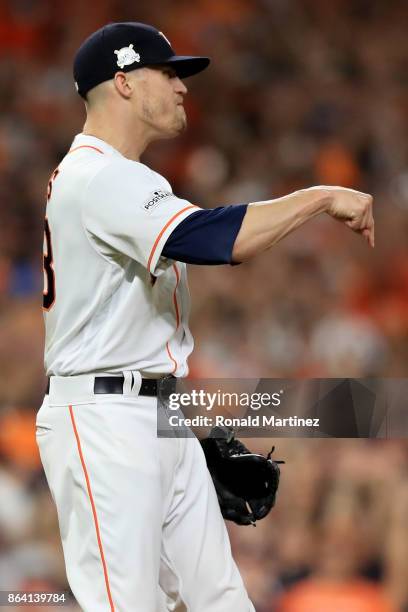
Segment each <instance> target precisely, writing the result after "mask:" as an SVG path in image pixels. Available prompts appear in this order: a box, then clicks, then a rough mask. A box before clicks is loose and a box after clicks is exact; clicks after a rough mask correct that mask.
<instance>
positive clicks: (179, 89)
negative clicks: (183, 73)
mask: <svg viewBox="0 0 408 612" xmlns="http://www.w3.org/2000/svg"><path fill="white" fill-rule="evenodd" d="M174 89H175V92H176V93H178V94H181V95H182V96H185V95H186V93H187V92H188V89H187V87H186V86H185V85H184V83H183V81H182V80H181V79H180V78H179V77H176V78H175V79H174Z"/></svg>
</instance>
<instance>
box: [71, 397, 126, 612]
mask: <svg viewBox="0 0 408 612" xmlns="http://www.w3.org/2000/svg"><path fill="white" fill-rule="evenodd" d="M69 413H70V415H71V422H72V428H73V430H74V434H75V438H76V442H77V447H78V453H79V458H80V460H81V464H82V469H83V471H84V476H85V480H86V487H87V489H88V497H89V501H90V502H91V508H92V514H93V519H94V523H95V531H96V539H97V540H98V547H99V554H100V556H101V561H102V567H103V573H104V576H105V585H106V592H107V594H108V599H109V604H110V609H111V612H115V606H114V605H113V600H112V594H111V590H110V585H109V577H108V569H107V567H106V561H105V555H104V552H103V546H102V539H101V533H100V531H99V522H98V516H97V514H96V507H95V502H94V499H93V495H92V489H91V482H90V480H89V475H88V470H87V469H86V465H85V460H84V456H83V454H82V447H81V441H80V439H79V434H78V430H77V427H76V423H75V418H74V411H73V409H72V406H69Z"/></svg>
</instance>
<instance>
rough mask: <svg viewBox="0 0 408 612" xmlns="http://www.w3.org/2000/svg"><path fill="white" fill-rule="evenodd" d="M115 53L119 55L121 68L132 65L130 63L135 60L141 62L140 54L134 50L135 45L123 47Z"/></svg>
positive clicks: (118, 61)
mask: <svg viewBox="0 0 408 612" xmlns="http://www.w3.org/2000/svg"><path fill="white" fill-rule="evenodd" d="M114 53H115V55H117V56H118V59H117V62H116V63H117V65H118V66H119V68H122V69H123V68H124V66H130V64H133V63H134V62H140V55H139V53H136V51H134V50H133V45H129V46H128V47H122V48H121V49H119V50H115V51H114Z"/></svg>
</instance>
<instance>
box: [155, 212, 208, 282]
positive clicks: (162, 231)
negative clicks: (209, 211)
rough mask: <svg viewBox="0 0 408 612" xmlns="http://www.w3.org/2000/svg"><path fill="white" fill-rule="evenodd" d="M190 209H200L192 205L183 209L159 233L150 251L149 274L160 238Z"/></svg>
mask: <svg viewBox="0 0 408 612" xmlns="http://www.w3.org/2000/svg"><path fill="white" fill-rule="evenodd" d="M190 208H199V207H198V206H195V205H194V204H190V206H186V207H185V208H182V209H181V210H179V211H178V213H176V214H175V215H173V216H172V218H171V219H170V220H169V221H167V223H166V225H165V226H164V227H163V229H162V230H161V232H160V233H159V235H158V236H157V238H156V240H155V241H154V245H153V248H152V250H151V251H150V255H149V259H148V262H147V269H148V270H149V272H151V270H150V264H151V263H152V259H153V255H154V253H155V251H156V249H157V245H158V244H159V242H160V238H161V237H162V236H163V234H164V232H165V231H166V229H167V228H168V227H169V226H170V225H171V224H172V223H173V221H174V220H175V219H177V217H179V216H180V215H182V214H183V213H184V212H186V210H190Z"/></svg>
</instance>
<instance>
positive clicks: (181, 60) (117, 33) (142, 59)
mask: <svg viewBox="0 0 408 612" xmlns="http://www.w3.org/2000/svg"><path fill="white" fill-rule="evenodd" d="M209 63H210V60H209V58H208V57H199V56H190V55H176V54H175V53H174V51H173V49H172V47H171V45H170V42H169V41H168V40H167V38H166V37H165V36H164V34H163V33H162V32H159V30H156V28H153V27H152V26H150V25H146V24H144V23H136V22H126V23H109V24H108V25H106V26H104V27H103V28H100V29H99V30H97V31H96V32H94V33H93V34H91V36H89V38H87V39H86V40H85V42H83V43H82V45H81V46H80V48H79V49H78V51H77V54H76V56H75V60H74V79H75V86H76V88H77V90H78V93H79V94H80V95H81V96H82V97H83V98H85V97H86V94H87V93H88V91H89V90H90V89H92V88H93V87H96V85H99V83H103V82H104V81H108V80H109V79H113V77H114V75H115V73H116V72H118V71H123V72H129V71H130V70H135V69H136V68H143V67H144V66H155V65H158V64H168V65H169V66H171V67H172V68H174V70H175V71H176V74H177V76H178V77H180V78H181V79H184V78H186V77H189V76H192V75H193V74H196V73H197V72H201V70H204V69H205V68H207V66H208V64H209Z"/></svg>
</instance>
